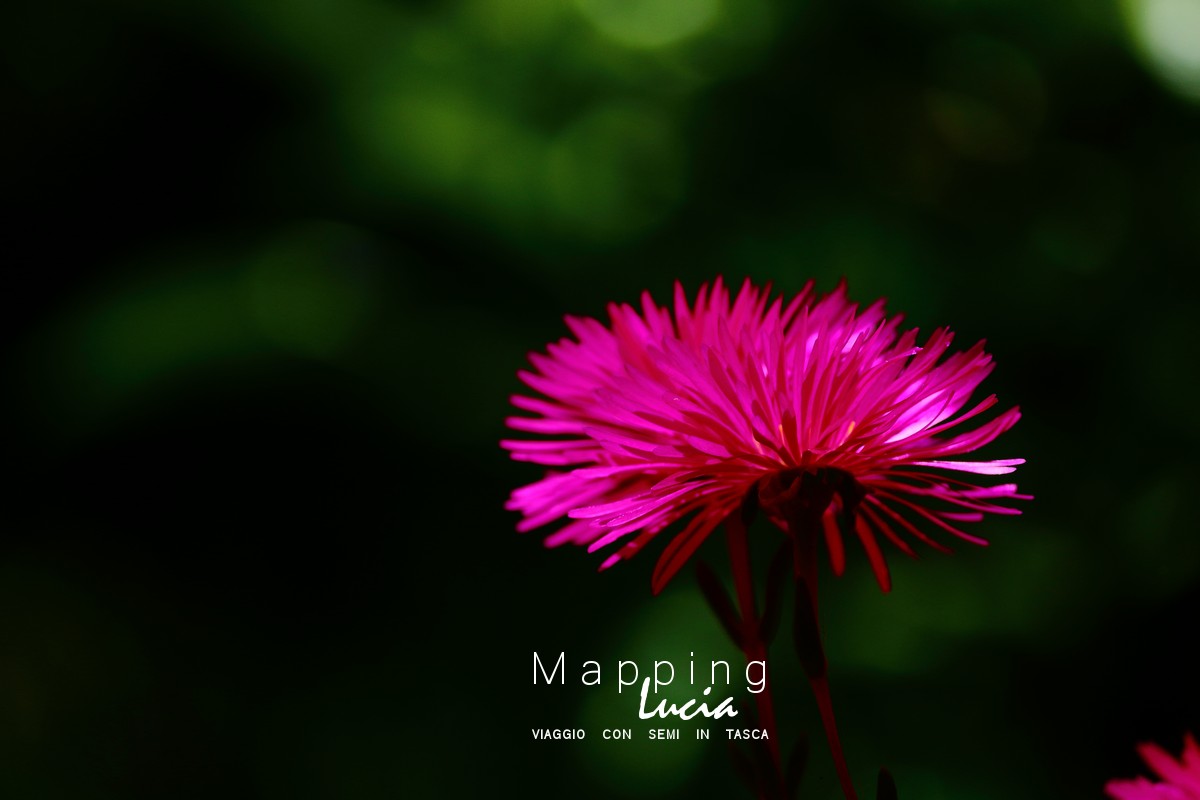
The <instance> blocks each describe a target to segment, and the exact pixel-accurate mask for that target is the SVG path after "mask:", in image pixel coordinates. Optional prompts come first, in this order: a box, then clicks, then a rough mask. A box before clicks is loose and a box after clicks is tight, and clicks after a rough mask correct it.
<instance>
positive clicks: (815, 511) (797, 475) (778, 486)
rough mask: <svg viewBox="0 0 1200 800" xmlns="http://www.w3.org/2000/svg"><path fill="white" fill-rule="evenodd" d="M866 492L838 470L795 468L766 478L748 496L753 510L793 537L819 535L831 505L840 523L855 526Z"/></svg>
mask: <svg viewBox="0 0 1200 800" xmlns="http://www.w3.org/2000/svg"><path fill="white" fill-rule="evenodd" d="M865 496H866V490H865V489H863V486H862V484H861V483H859V482H858V481H857V480H855V479H854V476H853V475H851V474H850V473H849V472H846V471H845V470H841V469H837V468H836V467H795V468H792V469H785V470H780V471H779V472H772V473H771V474H769V475H765V476H763V477H762V478H760V479H759V480H758V482H757V483H756V484H755V485H754V486H753V487H751V489H750V491H749V492H747V494H746V500H745V503H746V505H747V506H749V508H748V509H747V510H749V511H751V513H753V511H756V510H760V509H761V510H762V511H763V512H764V513H765V514H766V515H767V516H768V517H769V518H770V519H771V521H772V522H774V523H775V524H776V525H779V527H781V528H782V529H783V530H785V531H787V532H788V533H789V534H795V533H797V532H803V533H807V534H809V535H815V534H816V532H817V531H819V530H820V525H821V518H822V517H823V516H824V514H825V511H826V509H828V508H829V505H830V503H833V504H834V505H835V511H836V512H837V516H838V522H839V524H841V525H845V524H846V523H850V524H851V527H853V520H854V513H855V511H856V510H857V508H858V504H859V503H860V502H861V501H862V499H863V498H864V497H865Z"/></svg>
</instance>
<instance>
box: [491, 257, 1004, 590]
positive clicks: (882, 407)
mask: <svg viewBox="0 0 1200 800" xmlns="http://www.w3.org/2000/svg"><path fill="white" fill-rule="evenodd" d="M608 315H609V321H608V324H605V323H603V322H601V321H599V320H596V319H589V318H581V317H567V318H566V324H567V327H568V328H569V329H570V332H571V334H572V337H570V338H564V339H562V340H560V341H559V342H557V343H555V344H551V345H549V346H548V347H547V348H546V352H545V353H544V354H542V353H535V354H532V355H531V356H530V361H531V364H532V367H533V368H532V370H529V371H522V372H521V373H520V378H521V380H522V381H523V382H524V383H525V384H526V385H527V386H528V387H529V388H530V389H531V390H532V393H530V394H528V395H517V396H514V397H513V398H512V402H513V404H514V405H515V406H516V407H517V408H518V409H520V410H521V411H524V412H527V413H528V414H530V415H531V416H514V417H510V418H509V419H508V420H507V424H508V426H509V427H510V428H513V429H515V430H517V431H521V432H523V433H529V434H535V435H537V437H538V438H533V437H529V438H514V439H509V440H506V441H504V442H502V445H503V447H505V448H506V449H507V450H509V451H510V452H511V453H512V457H513V458H514V459H517V460H519V461H531V462H533V463H536V464H541V465H544V466H546V467H548V468H549V471H548V472H547V473H546V475H545V477H544V478H542V479H541V480H539V481H537V482H536V483H532V484H529V485H527V486H524V487H521V488H519V489H517V490H516V491H514V492H513V493H512V496H511V498H510V499H509V502H508V508H510V509H512V510H515V511H518V512H520V513H521V514H522V515H523V519H522V520H521V521H520V522H519V524H518V528H519V529H520V530H522V531H525V530H531V529H534V528H538V527H541V526H544V525H550V524H553V523H556V522H559V523H565V524H562V525H561V527H559V528H558V529H557V530H554V531H553V532H552V533H550V534H549V536H548V537H547V538H546V543H547V545H549V546H557V545H563V544H575V545H582V546H586V547H587V548H588V550H589V551H596V550H602V549H611V552H610V554H609V555H608V556H607V558H605V559H604V561H603V562H602V568H606V567H609V566H612V565H613V564H615V563H617V562H618V561H621V560H623V559H626V558H629V557H630V556H633V555H634V554H636V553H638V552H640V551H641V550H642V549H644V548H645V546H646V545H647V544H648V543H649V542H650V541H651V540H652V539H653V538H654V537H655V536H657V535H658V534H659V533H661V532H662V531H663V530H664V529H666V528H667V527H668V526H669V525H671V524H672V523H674V522H678V521H684V522H685V524H684V525H683V527H682V530H681V531H680V532H679V533H678V534H676V535H675V536H674V537H673V538H672V540H671V541H670V543H669V544H668V545H667V547H666V548H665V550H664V551H663V553H662V556H661V557H660V559H659V561H658V565H657V567H656V569H655V571H654V575H653V579H652V586H653V589H654V591H655V592H658V591H660V590H661V589H662V588H663V586H664V585H665V584H666V583H667V582H668V581H669V580H670V579H671V577H672V576H673V575H674V574H675V573H676V572H677V571H678V570H679V568H680V567H681V566H682V565H683V564H684V563H685V562H686V561H687V560H688V558H689V557H690V556H691V555H692V553H693V552H694V551H695V550H696V548H697V547H698V546H699V545H700V544H701V542H703V541H704V540H705V537H707V536H708V535H709V534H710V533H711V532H712V531H713V530H714V529H715V528H716V527H717V526H718V525H720V524H721V523H722V522H723V521H727V520H731V519H736V518H738V517H744V516H745V512H746V511H747V510H754V511H761V512H762V513H764V514H765V515H766V516H767V517H768V518H769V519H771V521H773V522H774V523H775V524H776V525H777V526H778V527H779V528H781V529H782V530H783V531H785V532H787V533H789V534H791V535H794V536H797V537H799V536H804V537H805V538H806V539H808V540H811V541H808V542H806V543H805V546H804V547H797V553H798V554H799V553H805V554H807V558H808V560H809V561H811V560H812V558H811V556H812V552H813V550H814V549H815V548H816V546H817V541H818V540H819V539H821V538H823V539H824V541H825V544H826V549H827V550H828V554H829V559H830V561H831V562H832V566H833V570H834V572H835V573H837V574H841V572H842V570H843V568H844V566H845V548H846V540H847V539H857V540H858V542H859V543H860V544H861V545H862V547H863V549H864V550H865V551H866V554H867V557H868V559H869V561H870V563H871V566H872V568H873V570H874V573H875V576H876V578H877V579H878V581H879V584H880V586H881V587H882V588H883V589H884V591H887V590H888V589H889V588H890V579H889V577H888V568H887V563H886V561H885V558H884V555H883V550H882V548H881V546H880V543H881V540H887V541H888V542H890V543H891V544H892V545H894V546H895V547H896V548H898V549H899V550H901V551H902V552H904V553H907V554H909V555H915V553H914V551H913V549H912V547H911V545H910V540H916V541H919V542H923V543H924V544H926V545H929V546H932V547H935V548H938V549H940V550H948V549H949V548H947V547H946V546H945V545H944V544H943V543H942V542H941V541H939V539H941V538H945V536H946V535H948V536H950V537H954V538H958V539H964V540H966V541H968V542H974V543H977V544H986V542H985V541H984V540H983V539H981V538H979V537H977V536H975V535H973V534H971V533H968V532H967V531H965V530H964V529H963V528H964V527H965V525H966V524H968V523H973V522H977V521H979V520H981V519H982V518H983V517H984V516H985V515H986V514H1017V513H1019V511H1017V510H1016V509H1013V508H1011V507H1010V506H1009V505H1007V504H1008V503H1009V502H1011V501H1014V500H1022V499H1028V497H1027V496H1025V495H1020V494H1018V493H1017V487H1016V485H1015V484H1012V483H1001V484H998V485H979V484H978V483H976V480H977V476H995V475H1004V474H1007V473H1011V472H1013V470H1014V468H1015V467H1016V466H1017V465H1018V464H1022V463H1024V462H1023V459H1019V458H1013V459H1003V460H988V461H977V460H967V459H964V458H963V457H964V456H966V455H967V454H968V453H971V452H972V451H974V450H976V449H978V448H979V447H981V446H983V445H986V444H988V443H989V442H991V441H992V440H993V439H995V438H996V437H997V436H999V435H1000V434H1002V433H1004V432H1005V431H1007V430H1008V429H1009V428H1011V427H1012V426H1013V425H1014V424H1015V423H1016V421H1017V420H1018V419H1019V417H1020V413H1019V411H1018V410H1017V409H1016V408H1011V409H1009V410H1007V411H1004V412H1003V413H1001V414H999V415H998V416H995V417H993V418H992V419H991V420H990V421H988V422H985V423H983V424H981V425H977V426H976V425H975V422H974V421H975V420H976V419H977V418H978V417H979V415H980V414H983V413H984V412H986V411H988V410H989V409H991V408H992V407H993V406H994V405H995V404H996V397H995V396H994V395H989V396H987V397H985V398H983V399H982V400H979V401H978V402H976V403H975V404H973V405H968V401H969V400H970V398H971V395H972V394H973V393H974V391H975V389H976V388H977V387H978V386H979V384H980V383H981V382H982V381H983V379H984V378H985V377H986V376H987V375H988V373H989V372H991V370H992V360H991V357H990V356H989V355H988V354H987V353H985V352H984V350H983V343H982V342H980V343H979V344H976V345H975V346H974V347H971V348H970V349H968V350H965V351H960V352H952V351H951V348H950V346H951V342H952V340H953V334H951V333H950V331H948V330H947V329H945V328H939V329H937V330H935V331H934V332H933V333H932V334H930V335H929V337H928V338H926V339H925V341H924V342H923V343H921V344H918V332H917V331H916V330H915V329H914V330H908V331H904V332H901V331H900V322H901V318H900V317H899V316H891V317H889V316H887V315H886V314H885V312H884V306H883V301H882V300H881V301H879V302H876V303H874V304H872V305H870V306H869V307H867V308H865V309H863V308H860V307H859V306H857V305H855V304H854V303H852V302H851V301H850V300H849V299H848V298H847V296H846V289H845V285H844V284H842V285H839V286H838V287H837V288H836V289H835V290H834V291H833V292H831V293H829V294H827V295H824V296H818V295H817V294H815V293H814V291H813V286H812V283H811V282H810V283H809V284H808V285H807V286H805V287H804V289H803V290H802V291H801V292H800V293H799V294H798V295H797V296H795V297H794V298H792V299H791V300H790V301H788V302H784V300H783V299H782V298H776V299H774V300H772V299H771V298H770V292H769V289H766V290H760V289H758V288H756V287H755V286H752V285H751V284H750V282H749V281H747V282H746V283H744V284H743V286H742V288H741V291H739V292H738V293H737V295H736V297H731V293H730V292H729V291H728V290H727V288H726V287H725V285H724V284H723V283H722V281H721V279H719V278H718V279H717V280H716V282H715V283H714V284H713V285H712V287H711V289H710V288H709V287H708V286H702V287H701V288H700V291H699V293H698V294H697V296H696V298H695V300H694V301H693V302H690V303H689V302H688V300H687V298H686V296H685V294H684V291H683V289H682V288H681V287H680V286H679V285H678V284H676V286H675V297H674V302H673V304H672V306H671V307H660V306H659V305H657V304H656V303H655V302H654V301H653V300H652V299H651V297H650V296H649V294H648V293H647V294H643V296H642V300H641V307H640V308H634V307H632V306H629V305H616V304H613V305H610V306H609V308H608ZM968 423H970V424H968ZM963 476H965V478H964V477H963ZM735 512H742V513H741V514H738V513H735ZM800 557H801V556H800V555H797V559H799V558H800ZM811 568H813V565H812V564H811V563H810V564H807V565H806V569H811ZM797 572H798V573H799V572H800V565H799V562H798V563H797Z"/></svg>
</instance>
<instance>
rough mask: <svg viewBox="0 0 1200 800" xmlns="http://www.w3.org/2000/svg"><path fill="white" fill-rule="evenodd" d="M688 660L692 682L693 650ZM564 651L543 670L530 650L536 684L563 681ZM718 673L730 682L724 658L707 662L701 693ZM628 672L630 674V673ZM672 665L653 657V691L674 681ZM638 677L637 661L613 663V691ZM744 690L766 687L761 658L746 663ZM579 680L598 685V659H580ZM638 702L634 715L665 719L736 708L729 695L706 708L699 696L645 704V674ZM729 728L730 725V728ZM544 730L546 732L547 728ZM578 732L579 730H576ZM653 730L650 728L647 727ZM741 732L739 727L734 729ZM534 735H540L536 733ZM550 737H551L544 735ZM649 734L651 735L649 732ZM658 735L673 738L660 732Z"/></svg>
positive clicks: (726, 713) (715, 715)
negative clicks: (636, 711)
mask: <svg viewBox="0 0 1200 800" xmlns="http://www.w3.org/2000/svg"><path fill="white" fill-rule="evenodd" d="M690 655H691V656H692V660H691V661H690V662H689V671H688V679H689V681H688V682H689V684H690V685H692V686H695V685H696V662H695V653H692V654H690ZM566 672H567V670H566V653H565V652H564V653H559V654H558V660H557V661H555V662H554V669H553V670H551V671H550V672H549V674H547V672H546V667H545V664H544V663H543V662H542V659H541V657H540V656H539V655H538V654H537V652H534V654H533V683H534V685H535V686H536V685H537V683H538V679H539V677H540V678H541V680H542V682H544V683H554V681H555V679H556V678H557V679H558V682H559V684H560V685H561V684H565V683H566ZM719 672H720V673H721V674H722V676H723V678H724V682H725V685H726V686H728V685H729V684H730V667H729V662H727V661H712V662H710V664H709V684H710V685H709V686H708V687H707V688H706V689H705V690H704V692H703V694H702V696H703V697H708V696H709V695H710V694H711V693H712V690H713V687H714V686H716V685H717V682H718V680H717V679H718V673H719ZM630 673H632V674H630ZM675 676H676V672H675V665H674V664H672V663H671V662H670V661H655V662H654V670H653V684H654V689H653V691H654V694H656V695H657V694H658V690H659V689H660V688H662V687H664V686H670V685H671V684H672V683H674V681H675ZM638 678H639V670H638V665H637V664H636V663H635V662H633V661H620V662H618V663H617V693H618V694H621V693H622V692H624V690H625V689H627V688H629V687H632V686H636V685H637V683H638ZM745 678H746V690H747V691H749V692H750V693H752V694H758V693H759V692H762V691H763V690H764V689H765V688H766V687H767V663H766V662H765V661H751V662H749V663H748V664H746V672H745ZM580 680H581V681H582V683H583V685H584V686H599V685H600V663H599V662H598V661H585V662H583V671H582V673H581V675H580ZM641 684H642V686H641V692H640V695H641V702H640V703H639V705H638V716H639V717H640V718H641V719H655V718H661V719H667V718H669V717H678V718H679V719H682V720H689V719H692V718H694V717H697V716H704V717H710V718H712V719H720V718H722V717H736V716H737V714H738V712H737V709H735V708H734V707H733V698H732V697H727V698H725V699H724V700H722V701H721V702H720V703H719V704H717V706H716V707H715V708H709V706H708V703H707V702H705V701H703V700H701V701H700V702H699V703H698V704H697V700H696V699H695V698H693V699H691V700H688V701H687V702H686V703H683V704H679V703H670V704H668V703H667V701H666V700H665V699H664V700H659V701H658V703H657V704H656V705H653V707H650V708H648V706H649V705H650V704H651V703H652V701H651V699H650V692H651V687H650V684H651V677H649V676H648V677H645V678H642V680H641ZM730 730H731V731H732V730H733V729H730ZM547 733H550V732H549V731H547ZM578 733H582V731H579V732H578ZM651 733H652V734H653V733H654V732H653V731H651ZM738 733H741V731H738ZM746 733H747V735H746V737H745V738H755V739H758V738H765V736H766V731H761V732H760V731H753V733H754V734H756V735H754V736H753V737H751V736H750V732H749V731H748V732H746ZM534 738H542V737H539V736H537V735H536V732H535V737H534ZM546 738H551V737H546ZM552 738H582V737H581V736H578V735H575V736H562V735H561V734H560V735H559V736H554V737H552ZM651 738H655V737H654V736H651ZM661 738H673V737H669V736H664V737H661ZM730 738H743V737H741V736H735V735H733V734H732V733H731V734H730Z"/></svg>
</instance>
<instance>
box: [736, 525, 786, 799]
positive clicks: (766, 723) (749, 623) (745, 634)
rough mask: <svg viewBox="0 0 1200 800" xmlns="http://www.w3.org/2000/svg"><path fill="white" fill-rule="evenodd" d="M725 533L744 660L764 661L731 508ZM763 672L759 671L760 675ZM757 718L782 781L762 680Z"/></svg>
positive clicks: (745, 557)
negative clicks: (765, 734)
mask: <svg viewBox="0 0 1200 800" xmlns="http://www.w3.org/2000/svg"><path fill="white" fill-rule="evenodd" d="M725 532H726V534H727V539H728V542H729V560H730V562H731V563H732V565H733V582H734V585H735V586H736V588H737V596H738V605H739V606H740V607H741V610H742V652H743V653H745V654H746V662H747V663H749V662H751V661H762V662H763V663H764V664H766V661H767V646H766V644H764V643H763V640H762V636H761V635H760V632H759V619H758V609H757V607H756V604H755V601H754V575H753V574H752V573H751V571H750V543H749V541H748V538H747V536H746V523H745V522H744V521H743V520H742V517H741V513H740V512H737V511H735V512H734V513H733V514H730V515H729V518H728V519H726V520H725ZM766 674H767V671H766V670H764V671H763V675H764V677H765V676H766ZM754 703H755V706H756V707H757V709H758V719H759V721H760V722H761V723H762V726H763V727H764V728H766V730H767V736H768V737H769V738H768V740H767V746H768V749H769V750H770V753H771V760H772V761H773V762H774V764H775V772H776V774H777V775H778V776H779V778H780V784H781V785H782V782H783V777H782V776H783V769H782V767H781V760H780V757H779V736H778V733H777V728H776V726H775V705H774V703H773V702H772V700H771V685H770V682H769V681H764V684H763V690H762V691H761V692H759V693H757V694H755V695H754Z"/></svg>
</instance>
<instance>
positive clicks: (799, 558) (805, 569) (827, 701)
mask: <svg viewBox="0 0 1200 800" xmlns="http://www.w3.org/2000/svg"><path fill="white" fill-rule="evenodd" d="M820 525H821V520H820V519H819V518H818V519H817V520H816V521H815V523H813V524H812V525H810V526H807V530H805V529H804V528H805V527H806V526H804V525H797V526H796V528H797V530H795V531H794V534H795V536H796V541H795V548H794V553H795V568H796V577H797V578H803V579H804V585H805V586H806V587H807V588H808V592H809V598H810V600H811V601H812V609H813V619H812V624H813V627H814V628H815V633H816V636H817V639H818V641H819V640H820V638H821V625H820V623H819V622H818V621H817V534H818V532H819V531H820ZM802 542H803V549H804V552H803V553H801V543H802ZM798 590H799V589H797V591H798ZM808 685H809V686H810V687H811V688H812V691H813V696H814V697H815V698H816V700H817V710H818V711H819V712H820V713H821V725H822V726H823V727H824V728H825V739H826V741H828V742H829V751H830V753H831V754H832V755H833V765H834V768H835V769H836V770H837V776H838V781H839V782H840V783H841V784H842V793H843V794H845V795H846V797H847V799H848V800H858V795H857V794H855V792H854V782H853V781H851V780H850V767H849V766H848V765H847V764H846V754H845V752H843V750H842V740H841V737H839V736H838V730H837V719H836V718H835V717H834V715H833V695H832V694H831V693H830V691H829V677H828V675H826V674H822V675H818V676H817V677H815V678H814V677H812V676H809V679H808Z"/></svg>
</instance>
